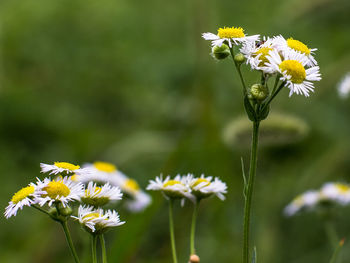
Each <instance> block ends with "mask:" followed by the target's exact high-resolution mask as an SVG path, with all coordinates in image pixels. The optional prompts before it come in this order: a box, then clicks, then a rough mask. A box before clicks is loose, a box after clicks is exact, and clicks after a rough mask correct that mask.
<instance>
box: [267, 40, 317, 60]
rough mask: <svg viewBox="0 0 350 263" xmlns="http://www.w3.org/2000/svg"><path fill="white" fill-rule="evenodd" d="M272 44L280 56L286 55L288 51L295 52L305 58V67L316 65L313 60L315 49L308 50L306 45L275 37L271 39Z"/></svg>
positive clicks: (297, 41)
mask: <svg viewBox="0 0 350 263" xmlns="http://www.w3.org/2000/svg"><path fill="white" fill-rule="evenodd" d="M273 43H274V44H275V45H276V47H277V49H278V50H279V51H281V53H282V55H283V56H284V55H285V54H286V53H288V52H289V51H290V50H293V51H295V52H298V53H300V54H303V55H304V56H306V58H307V60H306V66H308V67H312V66H316V65H317V61H316V59H315V58H314V56H313V55H314V53H315V51H316V50H317V48H309V47H308V46H307V45H306V44H304V43H303V42H301V41H299V40H296V39H293V38H288V39H287V40H286V39H285V38H284V37H283V36H281V35H280V36H276V37H274V38H273Z"/></svg>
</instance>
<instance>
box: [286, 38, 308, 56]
mask: <svg viewBox="0 0 350 263" xmlns="http://www.w3.org/2000/svg"><path fill="white" fill-rule="evenodd" d="M287 45H288V47H290V48H292V49H294V50H296V51H299V52H301V53H304V54H306V55H310V53H311V50H310V49H309V48H308V47H307V45H305V44H304V43H303V42H301V41H299V40H295V39H293V38H288V39H287Z"/></svg>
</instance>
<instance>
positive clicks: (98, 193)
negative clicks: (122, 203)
mask: <svg viewBox="0 0 350 263" xmlns="http://www.w3.org/2000/svg"><path fill="white" fill-rule="evenodd" d="M122 196H123V194H122V193H121V191H120V189H119V187H116V186H111V185H110V184H109V183H106V184H105V185H103V186H101V187H100V186H97V185H96V183H94V182H89V184H88V186H87V187H86V189H85V192H84V194H83V195H82V196H81V197H80V199H81V201H82V202H83V203H85V204H87V205H91V206H94V207H101V206H104V205H106V204H108V203H109V202H112V201H116V200H121V199H122Z"/></svg>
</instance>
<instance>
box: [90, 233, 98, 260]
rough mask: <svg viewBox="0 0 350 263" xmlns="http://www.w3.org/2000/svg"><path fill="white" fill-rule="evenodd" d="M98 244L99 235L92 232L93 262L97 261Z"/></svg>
mask: <svg viewBox="0 0 350 263" xmlns="http://www.w3.org/2000/svg"><path fill="white" fill-rule="evenodd" d="M96 246H97V235H95V234H91V256H92V263H97V254H96Z"/></svg>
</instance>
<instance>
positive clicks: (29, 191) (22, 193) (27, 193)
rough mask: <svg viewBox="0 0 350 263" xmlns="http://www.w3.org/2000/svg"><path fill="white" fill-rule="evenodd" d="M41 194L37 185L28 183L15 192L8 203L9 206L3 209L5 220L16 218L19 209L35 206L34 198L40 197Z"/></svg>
mask: <svg viewBox="0 0 350 263" xmlns="http://www.w3.org/2000/svg"><path fill="white" fill-rule="evenodd" d="M41 193H42V192H41V191H39V190H38V187H37V185H35V184H33V183H30V184H29V185H28V186H26V187H24V188H22V189H21V190H19V191H18V192H16V193H15V194H14V195H13V196H12V198H11V201H10V202H9V205H8V206H7V207H6V209H5V213H4V215H5V217H6V219H8V218H10V217H11V216H16V215H17V211H18V210H19V209H23V206H31V205H32V204H36V202H37V200H36V198H37V197H38V196H40V194H41Z"/></svg>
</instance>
